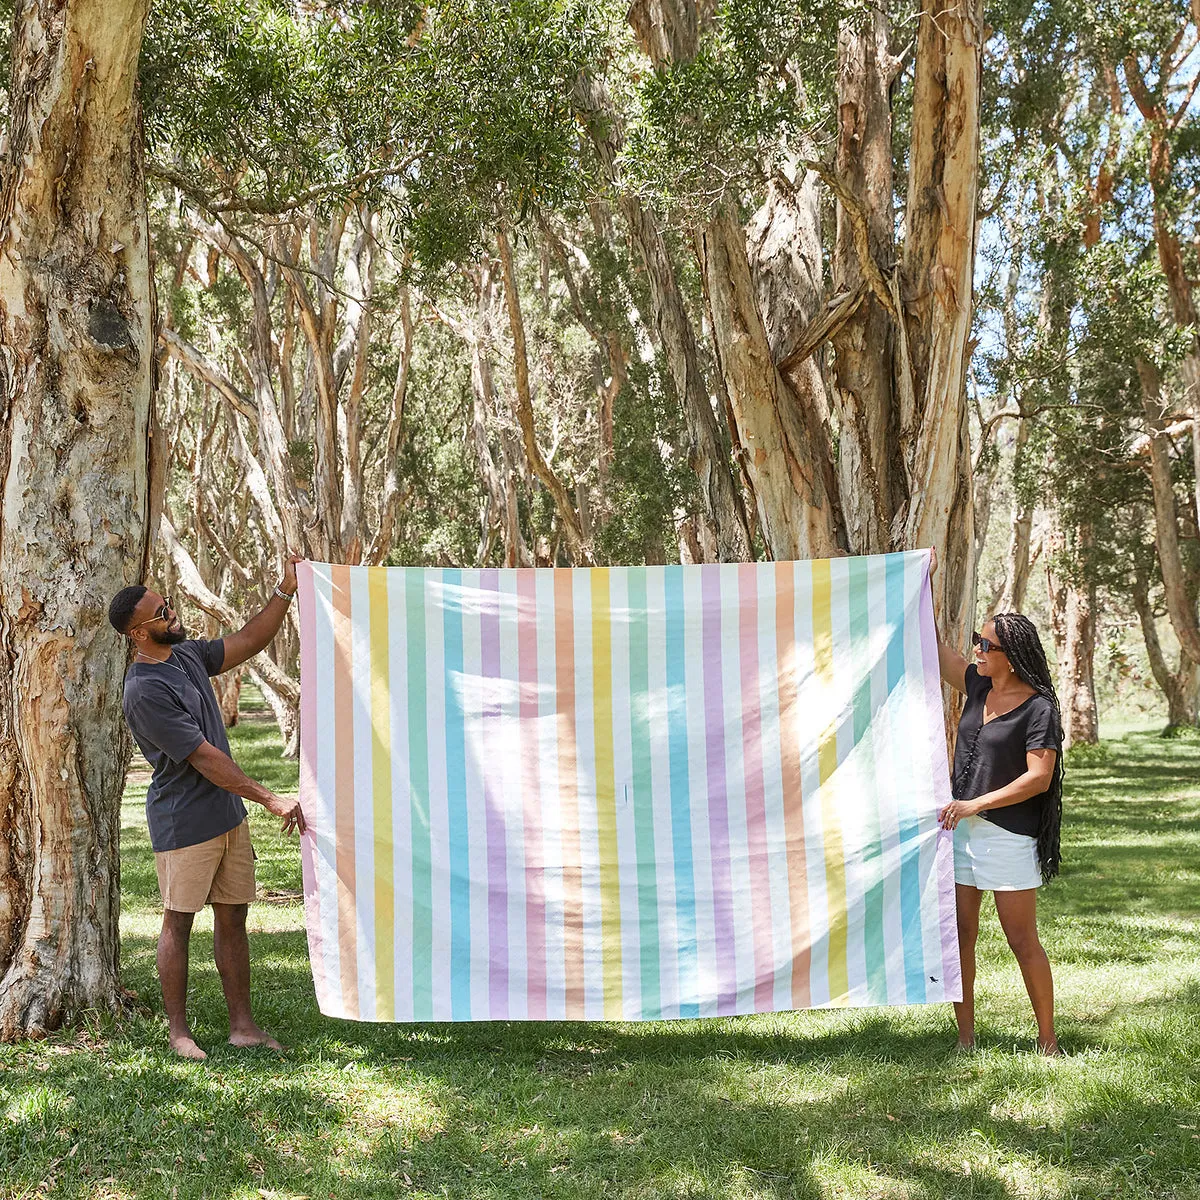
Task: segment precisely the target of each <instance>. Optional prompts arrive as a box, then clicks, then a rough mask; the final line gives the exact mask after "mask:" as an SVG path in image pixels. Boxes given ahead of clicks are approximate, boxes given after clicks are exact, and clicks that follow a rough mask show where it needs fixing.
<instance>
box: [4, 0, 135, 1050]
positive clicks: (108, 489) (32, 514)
mask: <svg viewBox="0 0 1200 1200" xmlns="http://www.w3.org/2000/svg"><path fill="white" fill-rule="evenodd" d="M147 7H148V0H103V2H101V0H42V2H41V3H38V4H30V3H26V4H22V5H20V6H19V7H18V10H17V15H16V21H15V28H14V33H13V42H12V49H13V79H12V87H11V90H10V101H11V104H12V117H11V125H10V131H9V137H10V150H9V163H8V169H7V172H6V174H5V176H4V180H3V190H2V191H0V483H2V485H3V498H4V503H3V509H2V510H0V658H2V659H3V663H2V665H0V1040H11V1039H13V1038H18V1037H23V1036H38V1035H41V1034H44V1033H45V1032H47V1031H49V1030H51V1029H54V1028H56V1027H57V1026H59V1025H61V1024H62V1023H63V1022H64V1021H68V1020H70V1019H72V1018H73V1017H74V1016H76V1015H77V1014H79V1013H80V1012H82V1011H83V1010H85V1009H101V1010H103V1009H112V1008H114V1007H115V1006H116V1005H117V1004H118V1003H119V1000H120V987H119V982H118V953H119V942H118V931H117V918H118V913H119V860H118V854H117V852H118V833H119V829H120V801H121V792H122V788H123V785H124V774H125V766H126V763H127V762H128V756H129V739H128V734H127V733H126V730H125V724H124V721H123V719H122V715H121V691H122V684H123V678H124V670H125V666H126V663H127V661H128V651H127V646H126V645H125V643H124V642H123V640H122V639H120V638H119V637H117V636H116V635H115V634H114V633H113V631H112V629H111V628H110V627H109V625H108V622H107V620H106V609H107V605H108V601H109V600H110V598H111V597H112V595H113V594H114V593H115V592H116V591H118V590H119V589H120V588H122V587H124V586H126V585H128V584H132V583H137V582H140V581H141V579H142V577H143V574H144V571H145V568H146V560H147V547H148V541H149V536H150V529H149V527H148V523H147V514H148V509H149V495H148V491H149V479H148V474H149V464H148V438H149V432H150V408H151V393H152V386H153V384H152V372H153V369H154V339H153V330H152V305H151V290H150V289H151V285H150V271H149V261H148V250H149V245H148V242H149V239H148V232H147V227H146V198H145V180H144V176H143V171H142V155H141V128H140V120H139V114H138V107H137V98H136V81H137V61H138V54H139V50H140V46H141V40H142V33H143V30H144V28H145V22H146V13H147Z"/></svg>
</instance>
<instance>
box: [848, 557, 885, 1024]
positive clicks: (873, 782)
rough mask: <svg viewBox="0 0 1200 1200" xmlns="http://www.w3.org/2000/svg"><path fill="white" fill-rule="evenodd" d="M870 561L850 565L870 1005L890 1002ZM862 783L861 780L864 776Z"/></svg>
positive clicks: (851, 649) (852, 650)
mask: <svg viewBox="0 0 1200 1200" xmlns="http://www.w3.org/2000/svg"><path fill="white" fill-rule="evenodd" d="M871 561H872V560H871V559H867V558H851V559H850V560H849V562H848V564H847V565H848V567H849V571H850V578H849V601H850V663H851V669H852V670H853V672H854V675H855V677H856V678H857V680H858V685H857V687H856V688H855V689H854V745H855V747H856V748H857V747H858V746H859V744H860V743H864V742H865V743H866V744H865V745H863V747H862V750H863V754H862V755H860V756H859V757H860V761H862V762H864V763H865V764H868V765H869V768H870V770H871V773H872V775H874V778H873V779H869V778H868V779H864V782H867V783H869V784H870V786H866V787H863V788H861V789H860V791H859V794H860V797H861V799H860V803H861V805H862V809H863V811H862V814H861V820H862V825H863V833H864V838H863V843H864V844H863V854H862V867H863V901H862V905H863V911H862V930H863V952H864V956H865V959H866V972H867V995H866V1000H867V1003H869V1004H884V1003H886V1002H887V965H886V958H885V955H884V946H883V837H882V834H881V832H880V823H879V793H880V791H881V789H882V788H883V787H884V786H886V784H885V781H884V780H882V779H880V778H879V774H878V764H877V761H876V758H877V756H876V747H875V737H874V730H873V728H872V716H873V714H872V711H871V627H870V616H869V611H868V609H869V604H870V598H871V590H870V585H871V580H870V563H871ZM860 777H861V776H860Z"/></svg>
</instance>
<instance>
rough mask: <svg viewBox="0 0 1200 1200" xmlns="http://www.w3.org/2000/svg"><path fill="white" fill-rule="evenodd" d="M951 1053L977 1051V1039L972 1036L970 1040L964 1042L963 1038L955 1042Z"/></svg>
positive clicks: (972, 1052)
mask: <svg viewBox="0 0 1200 1200" xmlns="http://www.w3.org/2000/svg"><path fill="white" fill-rule="evenodd" d="M951 1053H952V1054H974V1053H975V1039H974V1038H972V1039H971V1040H970V1041H969V1042H964V1041H962V1040H959V1041H957V1042H955V1043H954V1049H953V1050H952V1051H951Z"/></svg>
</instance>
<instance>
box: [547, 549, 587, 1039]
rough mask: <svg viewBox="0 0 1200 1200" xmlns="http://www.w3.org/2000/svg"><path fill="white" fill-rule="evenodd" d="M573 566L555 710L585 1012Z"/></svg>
mask: <svg viewBox="0 0 1200 1200" xmlns="http://www.w3.org/2000/svg"><path fill="white" fill-rule="evenodd" d="M571 580H572V575H571V572H570V571H569V570H562V569H557V570H555V571H554V666H555V691H556V703H555V711H556V714H557V718H558V785H559V795H560V796H561V797H562V835H561V836H562V875H563V878H562V906H563V973H564V980H565V985H566V996H565V1015H566V1017H567V1018H568V1019H571V1020H579V1019H581V1018H582V1017H583V1016H584V1004H583V984H584V963H583V954H584V946H583V877H582V863H581V861H580V845H579V793H578V783H577V779H576V769H577V761H578V754H577V749H576V729H575V609H574V599H573V596H572V582H571Z"/></svg>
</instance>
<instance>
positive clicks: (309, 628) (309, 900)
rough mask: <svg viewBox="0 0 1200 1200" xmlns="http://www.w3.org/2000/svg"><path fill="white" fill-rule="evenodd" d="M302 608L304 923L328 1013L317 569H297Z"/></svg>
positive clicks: (319, 996)
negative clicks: (320, 845)
mask: <svg viewBox="0 0 1200 1200" xmlns="http://www.w3.org/2000/svg"><path fill="white" fill-rule="evenodd" d="M296 582H297V583H298V584H299V585H300V586H299V595H298V597H297V603H298V604H299V605H300V810H301V812H303V813H304V821H305V824H306V825H307V826H308V828H307V829H306V830H305V831H304V833H303V834H302V835H301V837H300V869H301V872H302V875H303V879H304V922H305V924H306V925H307V926H308V957H309V959H310V960H311V962H312V969H313V987H314V988H315V990H316V993H317V1006H318V1007H319V1008H320V1009H322V1011H324V1009H325V1006H326V1004H327V1002H328V999H329V997H328V989H329V985H328V982H327V981H326V978H325V953H324V943H323V940H322V938H321V893H320V889H319V888H318V887H317V863H316V833H315V831H314V828H313V822H314V821H315V820H316V819H317V808H318V803H319V796H318V795H317V635H316V627H317V617H316V612H315V611H314V603H315V592H314V588H313V566H312V563H310V562H302V563H299V564H297V566H296Z"/></svg>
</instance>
